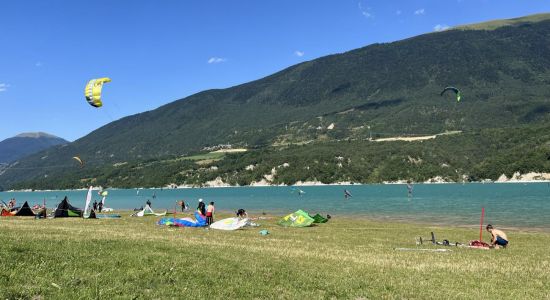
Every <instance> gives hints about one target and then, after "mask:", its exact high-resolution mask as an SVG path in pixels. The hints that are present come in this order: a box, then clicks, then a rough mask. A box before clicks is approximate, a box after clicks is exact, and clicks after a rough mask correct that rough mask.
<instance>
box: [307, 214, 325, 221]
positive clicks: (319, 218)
mask: <svg viewBox="0 0 550 300" xmlns="http://www.w3.org/2000/svg"><path fill="white" fill-rule="evenodd" d="M310 217H311V216H310ZM311 218H313V220H314V221H313V223H326V222H328V219H327V218H325V217H323V216H321V215H320V214H316V215H315V216H313V217H311Z"/></svg>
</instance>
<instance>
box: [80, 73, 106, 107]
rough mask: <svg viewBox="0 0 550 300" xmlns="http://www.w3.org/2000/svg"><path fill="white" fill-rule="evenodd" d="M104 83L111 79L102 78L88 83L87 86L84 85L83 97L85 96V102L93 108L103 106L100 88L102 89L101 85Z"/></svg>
mask: <svg viewBox="0 0 550 300" xmlns="http://www.w3.org/2000/svg"><path fill="white" fill-rule="evenodd" d="M106 82H111V78H107V77H103V78H97V79H92V80H90V81H88V84H86V88H85V89H84V95H85V96H86V101H88V103H89V104H90V105H91V106H93V107H101V106H103V102H101V88H102V87H103V84H104V83H106Z"/></svg>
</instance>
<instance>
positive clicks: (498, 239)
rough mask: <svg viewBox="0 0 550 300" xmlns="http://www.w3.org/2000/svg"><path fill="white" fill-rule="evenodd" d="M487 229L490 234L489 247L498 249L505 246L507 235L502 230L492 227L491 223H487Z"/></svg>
mask: <svg viewBox="0 0 550 300" xmlns="http://www.w3.org/2000/svg"><path fill="white" fill-rule="evenodd" d="M486 229H487V231H489V233H490V234H491V247H494V248H495V249H499V248H500V247H502V248H506V246H507V245H508V237H507V236H506V233H504V231H502V230H499V229H495V228H493V225H491V224H488V225H487V227H486Z"/></svg>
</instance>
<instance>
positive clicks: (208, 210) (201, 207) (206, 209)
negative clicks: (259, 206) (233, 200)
mask: <svg viewBox="0 0 550 300" xmlns="http://www.w3.org/2000/svg"><path fill="white" fill-rule="evenodd" d="M176 203H177V204H178V205H179V206H180V208H181V211H182V212H185V211H187V210H189V205H188V204H187V203H186V202H185V200H179V201H177V202H176ZM215 211H216V207H215V206H214V202H213V201H211V202H210V203H209V204H208V205H206V203H205V202H204V200H203V199H202V198H200V199H199V203H198V205H197V212H198V213H199V214H200V215H202V216H204V217H205V218H206V224H207V225H211V224H212V223H214V212H215ZM235 213H236V215H237V217H238V218H241V219H244V218H248V213H247V212H246V210H245V209H243V208H240V209H238V210H237V211H236V212H235Z"/></svg>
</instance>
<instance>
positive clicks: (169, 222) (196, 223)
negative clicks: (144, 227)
mask: <svg viewBox="0 0 550 300" xmlns="http://www.w3.org/2000/svg"><path fill="white" fill-rule="evenodd" d="M195 219H196V220H193V219H191V218H181V219H176V218H162V219H160V220H159V221H158V223H157V224H158V225H166V226H178V227H204V226H206V218H205V217H204V216H203V215H201V214H199V213H198V212H195Z"/></svg>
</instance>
